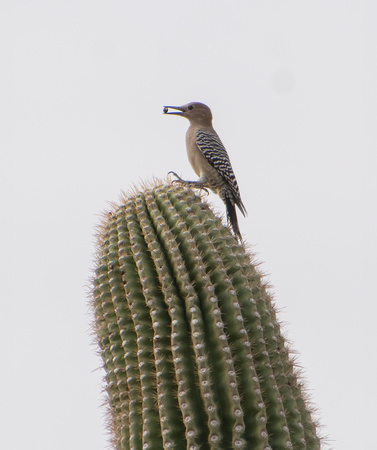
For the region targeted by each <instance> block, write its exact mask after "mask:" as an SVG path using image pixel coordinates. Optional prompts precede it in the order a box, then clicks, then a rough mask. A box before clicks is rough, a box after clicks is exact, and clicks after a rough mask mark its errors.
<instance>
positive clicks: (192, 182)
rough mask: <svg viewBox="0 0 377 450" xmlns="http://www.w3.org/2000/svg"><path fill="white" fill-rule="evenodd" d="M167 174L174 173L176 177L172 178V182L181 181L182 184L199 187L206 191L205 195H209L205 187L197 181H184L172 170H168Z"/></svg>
mask: <svg viewBox="0 0 377 450" xmlns="http://www.w3.org/2000/svg"><path fill="white" fill-rule="evenodd" d="M169 174H172V175H174V176H175V177H176V178H177V179H176V180H172V183H182V184H185V185H186V186H189V187H193V188H195V189H200V190H201V191H202V190H203V191H205V192H206V193H207V195H209V191H208V189H206V188H205V187H204V186H202V185H201V184H200V183H198V182H197V181H186V180H183V179H182V178H181V177H180V176H179V175H177V174H176V173H175V172H173V171H170V172H168V175H169Z"/></svg>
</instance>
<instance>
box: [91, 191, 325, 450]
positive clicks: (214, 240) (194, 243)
mask: <svg viewBox="0 0 377 450" xmlns="http://www.w3.org/2000/svg"><path fill="white" fill-rule="evenodd" d="M93 282H94V288H93V300H92V305H93V309H94V314H95V325H94V327H95V333H96V336H97V339H98V343H99V347H100V351H101V356H102V360H103V363H104V370H105V373H106V375H105V388H106V391H107V396H108V421H109V428H110V431H111V438H112V445H113V448H114V449H122V450H123V449H134V450H138V449H140V450H141V449H153V450H160V449H178V450H181V449H182V450H183V449H190V450H195V449H197V450H202V449H204V450H205V449H253V450H268V449H270V450H280V449H281V450H283V449H310V450H315V449H319V448H320V439H319V437H318V436H317V433H316V424H315V422H314V420H313V418H312V414H311V411H310V407H309V405H308V402H307V401H306V397H305V395H304V393H303V388H302V385H301V383H300V381H299V377H298V375H297V370H296V368H295V365H294V362H293V359H292V357H291V356H290V352H289V349H288V346H287V343H286V342H285V340H284V338H283V337H282V335H281V331H280V325H279V323H278V322H277V319H276V312H275V309H274V305H273V303H272V300H271V297H270V295H269V293H268V291H267V289H266V286H265V284H264V282H263V279H262V276H261V274H260V273H259V272H258V271H257V270H256V268H255V266H254V265H253V263H252V260H251V257H250V255H248V253H247V252H246V251H245V249H244V247H243V246H242V245H240V244H238V243H237V241H236V239H235V238H234V237H233V236H232V234H231V233H230V231H229V229H228V228H227V227H225V226H224V225H223V224H222V221H221V218H219V217H217V216H216V215H215V214H214V213H213V212H212V210H211V209H210V208H209V206H208V205H207V204H206V203H203V202H202V200H201V198H200V197H198V196H197V195H196V194H195V193H194V192H193V191H192V190H190V189H187V188H183V187H179V186H172V185H167V186H156V187H154V188H151V189H145V190H144V191H143V192H138V193H135V194H132V195H130V196H129V197H127V198H124V199H122V202H121V204H120V205H119V206H114V207H113V210H112V211H111V212H109V213H107V214H105V216H104V219H103V222H102V224H101V227H100V230H99V233H98V248H97V255H96V267H95V277H94V281H93Z"/></svg>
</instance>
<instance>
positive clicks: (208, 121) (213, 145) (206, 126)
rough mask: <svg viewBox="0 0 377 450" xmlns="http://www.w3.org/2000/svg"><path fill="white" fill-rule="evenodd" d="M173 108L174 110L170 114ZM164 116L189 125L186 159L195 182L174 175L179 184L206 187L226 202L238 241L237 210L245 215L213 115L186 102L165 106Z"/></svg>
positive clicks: (201, 106)
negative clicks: (167, 115) (196, 177)
mask: <svg viewBox="0 0 377 450" xmlns="http://www.w3.org/2000/svg"><path fill="white" fill-rule="evenodd" d="M169 109H173V110H174V111H169ZM163 111H164V114H175V115H178V116H182V117H186V119H188V120H189V121H190V126H189V128H188V130H187V133H186V147H187V154H188V159H189V161H190V164H191V166H192V168H193V169H194V171H195V173H196V174H197V175H198V177H199V179H198V181H185V180H182V178H180V177H179V176H178V175H177V174H176V173H175V172H169V173H172V174H173V175H174V176H176V177H177V180H175V181H178V182H180V183H184V184H187V185H189V186H194V187H198V188H206V187H208V188H209V189H211V190H212V191H213V192H215V193H216V194H217V195H219V196H220V198H221V200H222V201H223V202H224V203H225V206H226V213H227V219H228V223H229V224H230V226H231V227H232V229H233V232H234V234H235V235H236V237H237V238H238V239H240V240H241V239H242V238H241V233H240V229H239V227H238V221H237V214H236V207H235V205H237V206H238V208H239V210H240V211H241V212H242V214H243V215H244V216H245V215H246V209H245V206H244V205H243V203H242V200H241V196H240V190H239V188H238V184H237V180H236V177H235V175H234V172H233V169H232V166H231V164H230V160H229V156H228V153H227V151H226V150H225V147H224V145H223V143H222V142H221V140H220V138H219V136H218V134H217V133H216V131H215V130H214V129H213V127H212V113H211V110H210V109H209V108H208V106H207V105H204V104H203V103H197V102H193V103H188V104H187V105H183V106H164V110H163Z"/></svg>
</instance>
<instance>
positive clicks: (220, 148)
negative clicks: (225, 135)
mask: <svg viewBox="0 0 377 450" xmlns="http://www.w3.org/2000/svg"><path fill="white" fill-rule="evenodd" d="M196 145H197V146H198V148H199V150H200V151H201V153H202V154H203V156H204V157H205V158H206V160H207V161H208V162H209V163H210V164H211V166H213V167H214V168H215V169H216V170H217V171H218V173H219V174H220V175H221V176H222V177H223V178H224V180H225V181H226V182H227V183H228V185H229V187H230V188H231V190H232V192H233V194H234V200H235V203H236V205H237V206H238V207H239V209H240V211H241V212H242V214H243V215H246V209H245V207H244V205H243V203H242V201H241V195H240V190H239V187H238V183H237V180H236V176H235V175H234V172H233V168H232V165H231V164H230V159H229V155H228V152H227V151H226V149H225V147H224V144H223V143H222V142H221V140H220V138H219V136H218V135H217V134H214V133H210V132H209V131H204V130H198V131H197V133H196Z"/></svg>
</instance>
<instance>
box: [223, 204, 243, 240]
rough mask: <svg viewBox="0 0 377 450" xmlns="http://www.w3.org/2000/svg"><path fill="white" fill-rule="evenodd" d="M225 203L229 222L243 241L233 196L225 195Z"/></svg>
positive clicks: (238, 237)
mask: <svg viewBox="0 0 377 450" xmlns="http://www.w3.org/2000/svg"><path fill="white" fill-rule="evenodd" d="M224 203H225V206H226V216H227V219H228V224H230V226H231V228H232V230H233V233H234V234H235V236H236V238H237V239H238V240H239V241H242V236H241V232H240V229H239V227H238V220H237V213H236V205H235V204H234V201H233V199H232V198H230V197H228V196H225V198H224Z"/></svg>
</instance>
